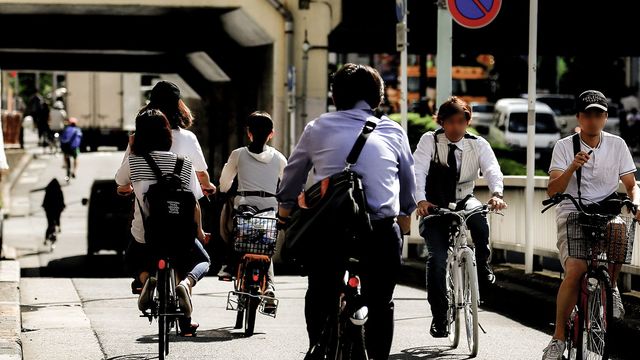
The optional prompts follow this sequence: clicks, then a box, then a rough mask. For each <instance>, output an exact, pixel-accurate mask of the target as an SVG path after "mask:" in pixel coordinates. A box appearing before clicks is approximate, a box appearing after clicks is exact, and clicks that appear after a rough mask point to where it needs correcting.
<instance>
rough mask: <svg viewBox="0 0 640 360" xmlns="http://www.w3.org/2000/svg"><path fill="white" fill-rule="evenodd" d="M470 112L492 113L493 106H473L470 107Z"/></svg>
mask: <svg viewBox="0 0 640 360" xmlns="http://www.w3.org/2000/svg"><path fill="white" fill-rule="evenodd" d="M471 110H472V111H473V112H479V113H492V112H493V105H492V104H474V105H473V106H471Z"/></svg>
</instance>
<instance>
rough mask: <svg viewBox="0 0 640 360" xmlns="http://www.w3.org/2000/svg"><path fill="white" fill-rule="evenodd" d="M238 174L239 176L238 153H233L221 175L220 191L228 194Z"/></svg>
mask: <svg viewBox="0 0 640 360" xmlns="http://www.w3.org/2000/svg"><path fill="white" fill-rule="evenodd" d="M236 174H238V152H237V151H233V152H231V155H229V159H228V160H227V163H226V164H224V167H223V168H222V173H221V174H220V191H222V192H223V193H226V192H227V191H229V189H231V185H233V179H234V178H235V177H236Z"/></svg>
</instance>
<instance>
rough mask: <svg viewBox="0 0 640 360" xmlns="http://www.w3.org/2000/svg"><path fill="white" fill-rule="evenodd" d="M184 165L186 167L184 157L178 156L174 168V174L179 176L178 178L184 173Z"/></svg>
mask: <svg viewBox="0 0 640 360" xmlns="http://www.w3.org/2000/svg"><path fill="white" fill-rule="evenodd" d="M183 165H184V156H182V155H178V158H176V167H175V168H173V173H174V174H176V175H178V177H180V174H181V173H182V166H183Z"/></svg>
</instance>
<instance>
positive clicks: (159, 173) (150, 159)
mask: <svg viewBox="0 0 640 360" xmlns="http://www.w3.org/2000/svg"><path fill="white" fill-rule="evenodd" d="M142 157H144V160H145V161H146V162H147V164H148V165H149V167H150V168H151V170H152V171H153V173H154V174H155V175H156V179H158V180H160V178H162V170H160V167H159V166H158V164H156V162H155V161H154V160H153V157H151V154H144V155H143V156H142ZM176 165H177V162H176Z"/></svg>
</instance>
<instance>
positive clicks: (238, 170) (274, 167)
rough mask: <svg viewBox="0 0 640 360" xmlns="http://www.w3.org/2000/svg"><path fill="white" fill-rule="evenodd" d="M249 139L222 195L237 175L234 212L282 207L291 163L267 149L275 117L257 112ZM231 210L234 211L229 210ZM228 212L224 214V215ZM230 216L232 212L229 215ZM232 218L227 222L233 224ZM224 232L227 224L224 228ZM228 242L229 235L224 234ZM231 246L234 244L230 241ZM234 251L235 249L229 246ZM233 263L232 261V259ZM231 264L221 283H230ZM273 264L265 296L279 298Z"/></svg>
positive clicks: (237, 153)
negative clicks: (278, 194)
mask: <svg viewBox="0 0 640 360" xmlns="http://www.w3.org/2000/svg"><path fill="white" fill-rule="evenodd" d="M247 135H248V137H249V140H250V141H251V143H250V144H249V146H244V147H241V148H238V149H236V150H234V151H233V152H232V153H231V155H230V156H229V160H228V161H227V163H226V164H225V165H224V168H223V169H222V174H221V175H220V191H222V192H228V191H229V189H231V187H232V185H233V183H234V179H235V178H236V175H237V185H238V190H237V194H236V196H235V199H234V202H233V208H234V209H235V210H238V208H239V207H242V206H253V207H255V208H257V209H258V210H264V209H268V208H273V209H274V210H275V209H277V207H278V201H277V200H276V197H275V194H276V192H277V190H278V185H279V183H280V179H281V178H282V172H283V171H284V167H285V166H287V159H286V158H285V157H284V155H282V154H281V153H280V152H279V151H278V150H276V149H274V148H272V147H271V146H268V145H267V142H268V141H269V140H271V138H273V135H274V132H273V121H272V120H271V115H269V114H268V113H266V112H262V111H255V112H253V113H252V114H251V115H249V118H248V119H247ZM227 210H230V209H227ZM223 212H224V211H223ZM229 212H230V211H229ZM231 219H232V218H231V217H228V218H227V219H226V220H225V221H230V220H231ZM221 225H222V226H221V229H222V228H225V227H226V226H225V225H226V224H221ZM221 235H222V237H223V238H228V237H229V236H228V234H221ZM225 240H227V243H231V241H228V240H229V239H225ZM229 246H230V247H232V246H231V245H230V244H229ZM228 260H229V259H228ZM228 266H229V264H227V265H223V267H222V269H220V272H219V273H218V277H219V278H220V280H230V279H231V273H230V271H229V269H228ZM273 278H274V275H273V262H271V266H270V267H269V273H268V274H267V291H265V294H264V295H265V296H268V297H275V294H274V290H275V288H274V282H273V280H274V279H273Z"/></svg>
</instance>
